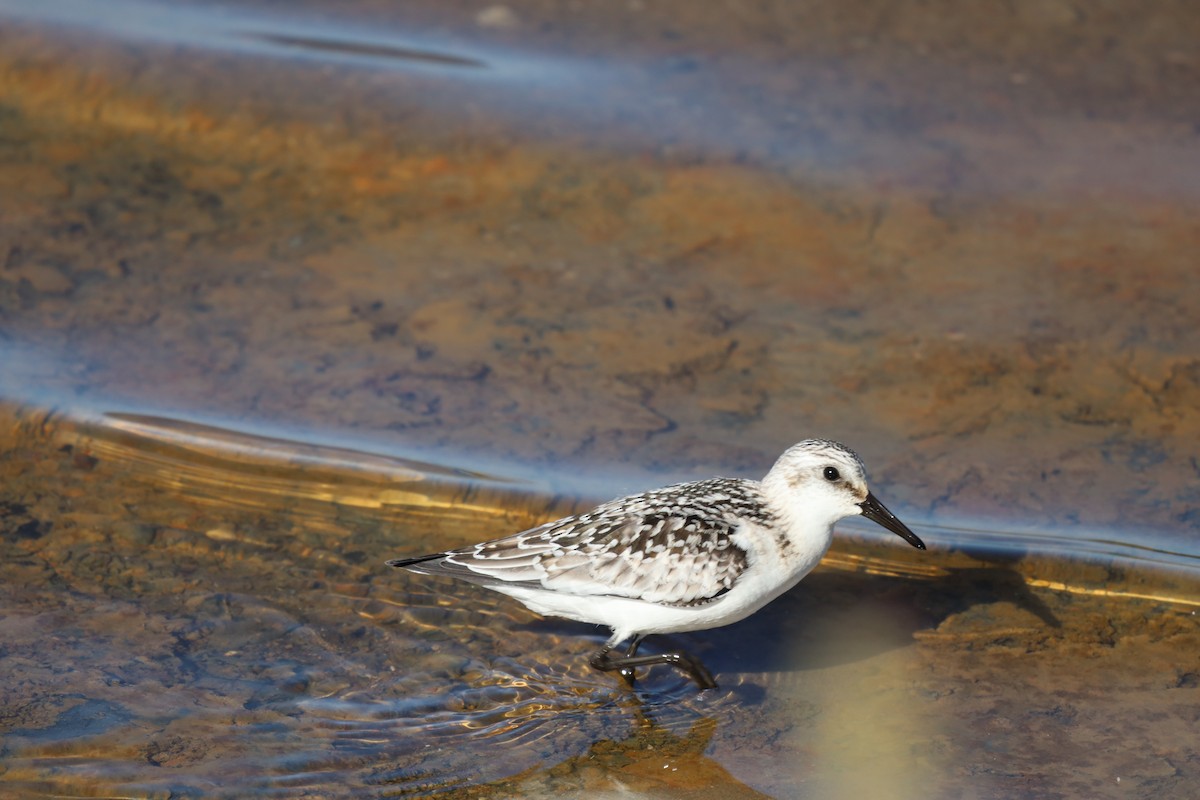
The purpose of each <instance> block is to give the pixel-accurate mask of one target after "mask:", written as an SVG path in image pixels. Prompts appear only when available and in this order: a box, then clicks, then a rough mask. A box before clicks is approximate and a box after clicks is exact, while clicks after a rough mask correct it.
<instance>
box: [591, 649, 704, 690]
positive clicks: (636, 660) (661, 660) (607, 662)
mask: <svg viewBox="0 0 1200 800" xmlns="http://www.w3.org/2000/svg"><path fill="white" fill-rule="evenodd" d="M641 638H642V637H636V638H635V639H634V641H633V644H631V645H630V646H629V650H628V652H627V654H626V655H624V656H618V657H615V658H614V657H613V656H612V655H611V653H610V651H611V650H612V647H611V646H609V645H605V646H604V647H602V648H600V651H599V652H597V653H596V654H595V655H593V656H592V658H591V664H592V666H593V667H595V668H596V669H598V670H601V671H602V672H612V671H613V670H620V671H621V674H622V675H626V672H627V671H628V672H632V671H633V669H634V668H635V667H648V666H650V665H651V664H670V665H671V666H673V667H675V668H676V669H679V670H680V671H682V672H685V673H687V675H688V676H689V677H690V678H691V679H692V680H694V681H695V682H696V685H697V686H699V687H700V688H701V689H715V688H717V682H716V681H715V680H713V676H712V673H711V672H709V671H708V670H707V669H705V668H704V665H703V664H701V663H700V662H699V661H698V660H697V659H695V658H693V657H692V656H690V655H688V654H687V653H682V652H680V653H661V654H659V655H656V656H635V655H633V653H635V652H636V651H637V648H638V645H640V644H641ZM626 680H629V682H630V683H632V682H633V681H632V680H631V679H630V677H629V676H628V675H626Z"/></svg>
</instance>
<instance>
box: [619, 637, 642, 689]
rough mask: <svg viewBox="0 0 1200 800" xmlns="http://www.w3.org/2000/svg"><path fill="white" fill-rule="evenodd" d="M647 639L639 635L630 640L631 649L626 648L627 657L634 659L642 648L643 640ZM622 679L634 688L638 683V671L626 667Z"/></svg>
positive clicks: (622, 671) (622, 672)
mask: <svg viewBox="0 0 1200 800" xmlns="http://www.w3.org/2000/svg"><path fill="white" fill-rule="evenodd" d="M645 638H646V637H645V635H643V634H638V635H636V636H634V637H633V638H632V639H630V640H629V647H626V648H625V657H626V658H633V657H634V656H636V655H637V651H638V648H639V647H641V646H642V640H643V639H645ZM621 677H622V678H624V679H625V682H626V683H628V684H629V685H630V686H633V684H634V683H635V682H636V681H637V670H635V669H633V668H632V667H625V668H624V669H622V670H621Z"/></svg>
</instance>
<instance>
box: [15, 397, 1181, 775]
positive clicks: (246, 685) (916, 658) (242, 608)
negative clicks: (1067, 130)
mask: <svg viewBox="0 0 1200 800" xmlns="http://www.w3.org/2000/svg"><path fill="white" fill-rule="evenodd" d="M9 411H10V414H11V415H10V419H11V418H12V417H13V416H15V417H16V419H17V422H16V424H15V425H10V426H9V427H8V428H7V429H6V437H5V442H4V444H5V448H4V457H3V461H2V469H3V477H4V482H5V485H7V486H9V487H12V490H11V493H10V495H9V497H8V498H7V499H6V500H5V503H6V508H5V516H4V528H3V535H4V539H5V542H6V552H7V553H8V556H7V558H6V559H5V561H4V564H3V573H4V574H3V576H2V578H3V580H2V585H3V587H4V598H3V602H4V606H3V607H4V616H3V619H2V620H0V625H2V626H3V629H4V632H3V638H4V642H5V648H4V651H3V654H2V655H0V667H2V669H3V672H4V674H6V675H8V676H9V680H7V681H6V682H5V688H4V697H3V707H4V708H5V710H6V713H5V725H6V735H5V738H4V761H3V763H4V770H5V772H4V780H5V784H6V786H8V787H9V788H10V789H11V790H12V791H17V792H19V793H22V794H24V793H28V794H46V795H53V796H62V795H71V796H80V795H86V796H168V795H170V796H220V795H231V796H232V795H236V796H246V795H263V796H286V797H291V796H308V795H316V796H394V795H401V796H408V795H423V794H441V793H445V792H450V793H453V791H454V790H455V789H456V788H460V787H467V786H470V787H471V789H470V790H469V791H470V794H469V796H473V797H477V796H495V797H506V796H514V795H521V796H549V795H551V794H562V793H564V792H566V793H568V794H582V793H585V792H587V793H594V792H597V791H602V792H603V791H610V792H611V791H618V790H619V789H621V788H622V787H624V788H625V789H626V790H628V791H631V792H633V793H634V794H635V795H636V796H667V797H683V796H687V797H691V796H713V797H717V796H757V795H756V794H755V793H756V792H762V793H765V794H766V795H771V796H794V794H795V793H796V792H797V791H804V792H810V791H811V792H813V793H816V794H819V795H821V796H842V795H850V794H862V793H867V794H873V793H878V792H885V793H889V794H891V795H893V796H908V795H914V796H915V795H917V794H922V795H924V796H927V795H928V794H929V793H933V794H935V795H937V796H992V795H993V794H995V793H998V792H1005V791H1008V790H1009V788H1011V785H1012V783H1013V781H1014V780H1015V781H1017V782H1019V783H1020V784H1021V786H1022V787H1023V788H1022V791H1027V793H1028V794H1030V795H1031V796H1039V795H1042V794H1045V793H1058V792H1067V793H1072V794H1073V793H1080V792H1082V793H1088V794H1096V793H1099V794H1104V793H1105V789H1106V788H1113V787H1115V786H1116V778H1117V777H1121V778H1122V779H1123V781H1124V782H1125V785H1126V786H1130V785H1133V786H1135V787H1139V788H1138V789H1137V791H1150V790H1151V789H1153V791H1154V792H1155V793H1159V794H1161V795H1162V796H1175V795H1172V794H1171V793H1172V792H1179V794H1178V795H1177V796H1183V793H1184V791H1185V789H1184V787H1187V786H1191V785H1193V784H1192V781H1194V780H1195V777H1196V776H1195V775H1194V774H1192V773H1191V771H1190V769H1191V767H1190V765H1191V763H1192V762H1191V759H1190V756H1189V755H1188V752H1189V749H1190V745H1188V744H1187V742H1188V741H1189V734H1188V731H1189V730H1191V727H1192V726H1193V725H1194V724H1195V718H1196V714H1197V712H1200V698H1197V697H1196V684H1197V681H1196V675H1197V671H1196V670H1197V666H1196V664H1195V663H1194V659H1191V658H1189V657H1186V656H1183V655H1182V654H1186V653H1193V652H1194V648H1195V647H1196V645H1197V644H1200V620H1197V617H1196V614H1195V611H1196V609H1197V608H1198V607H1200V570H1198V569H1197V566H1198V565H1197V564H1196V560H1195V559H1194V558H1187V557H1183V556H1179V555H1173V554H1167V553H1161V552H1160V553H1145V552H1143V553H1134V552H1131V551H1129V550H1128V549H1126V550H1125V551H1123V552H1120V551H1119V548H1114V549H1113V550H1112V551H1109V552H1104V551H1103V550H1102V549H1101V548H1100V547H1098V546H1097V547H1096V548H1094V549H1092V550H1090V551H1083V550H1080V549H1072V548H1071V545H1070V543H1067V544H1066V545H1065V547H1064V551H1062V552H1060V553H1056V554H1054V555H1053V556H1051V555H1047V554H1045V553H1042V552H1038V551H1037V550H1033V549H1030V550H1026V551H1025V552H1021V551H1020V548H1021V547H1022V546H1023V545H1026V544H1028V542H1021V541H1020V540H1019V539H1016V538H1012V537H1007V536H1005V535H1003V534H1000V533H998V532H975V533H974V534H969V533H967V532H960V531H947V530H942V531H936V532H929V533H930V537H931V538H934V537H936V538H935V541H940V542H942V543H943V544H942V545H941V546H940V547H938V546H935V547H934V548H933V549H932V550H931V551H930V552H929V553H927V554H916V555H915V556H914V555H913V554H910V553H909V551H908V550H906V549H901V548H900V547H898V546H894V545H892V544H890V543H884V540H882V539H881V538H880V537H876V536H863V537H858V536H856V535H855V533H854V531H853V530H851V531H848V532H844V534H845V535H844V536H842V537H840V538H839V541H838V544H837V546H836V547H835V549H834V551H833V552H832V553H831V555H830V557H829V559H828V560H827V562H826V563H825V565H824V566H823V567H822V569H821V570H819V571H818V572H817V573H815V574H814V575H812V576H810V577H809V578H808V579H806V580H805V581H804V582H803V584H802V586H801V587H800V589H798V590H796V591H794V592H792V593H790V594H789V595H787V596H786V597H785V598H783V599H781V600H779V601H777V602H776V603H775V604H773V605H772V606H771V607H769V608H768V609H767V610H766V611H764V612H762V613H760V614H759V615H756V616H755V617H754V618H752V619H751V620H748V621H746V622H744V623H741V624H739V625H736V626H733V627H731V628H728V629H722V630H718V631H710V632H706V633H702V634H693V635H687V636H678V637H670V638H669V639H667V640H666V641H668V642H670V643H672V644H678V645H680V646H684V647H686V648H688V649H690V650H693V651H694V652H696V653H697V654H699V655H701V657H702V658H703V659H704V660H705V661H706V662H707V663H708V664H709V666H710V667H711V668H712V669H714V671H715V672H717V674H718V675H719V679H720V682H721V688H720V689H719V690H716V691H712V692H707V693H704V694H699V693H697V692H696V691H695V690H694V688H693V687H692V686H691V684H690V682H689V681H688V680H687V679H686V678H684V677H682V676H681V675H679V674H676V673H674V672H673V671H670V670H665V669H656V670H653V671H651V672H649V673H648V674H646V675H644V676H643V678H642V680H641V682H640V683H639V686H638V691H637V692H634V693H631V692H629V691H627V690H625V689H624V688H623V687H622V686H621V685H620V683H619V682H618V681H615V680H613V679H612V678H611V677H609V676H605V675H601V674H599V673H596V672H593V671H592V670H591V669H590V668H589V667H588V666H587V655H588V654H589V653H590V652H591V650H593V649H595V648H596V647H597V646H598V645H599V644H600V643H601V642H602V641H603V638H604V636H605V635H606V632H605V631H601V630H598V629H595V628H593V627H591V626H585V625H577V624H574V623H568V622H561V621H554V620H544V619H540V618H537V617H536V616H535V615H533V614H530V613H528V612H526V611H524V610H523V609H522V608H521V607H520V606H519V605H517V604H516V603H514V602H512V601H509V600H508V599H506V598H503V597H501V596H498V595H494V594H492V593H489V592H487V591H485V590H482V589H479V588H477V587H471V586H464V585H458V584H456V583H454V582H451V581H444V580H434V579H429V578H424V577H421V576H412V575H408V574H403V573H396V572H393V571H389V570H386V568H383V567H381V564H382V561H383V560H385V559H386V558H387V557H389V556H393V555H396V554H397V553H399V552H417V551H423V550H427V549H431V548H434V547H444V546H447V545H449V544H457V543H460V542H465V541H471V540H475V539H479V538H484V537H487V536H492V535H495V534H497V533H499V532H502V531H507V530H515V529H519V528H521V527H524V526H528V525H530V524H532V523H534V522H536V521H538V520H540V519H543V518H546V517H549V516H552V515H553V514H555V513H559V512H562V511H565V510H568V509H569V508H570V506H571V504H570V503H567V502H564V501H563V500H554V499H552V498H550V497H547V496H546V495H544V494H539V493H537V492H536V491H534V490H533V489H532V487H530V486H528V485H525V486H513V485H506V484H505V483H504V482H500V481H491V480H488V479H487V477H486V476H479V475H469V474H461V473H456V472H455V471H454V470H452V469H447V468H446V467H445V466H438V465H430V464H421V463H419V462H412V461H405V460H403V459H399V458H393V457H388V456H387V455H386V454H380V453H368V452H361V451H359V452H356V451H354V450H351V449H335V448H333V447H329V446H313V445H306V444H304V443H300V442H288V441H286V440H281V439H265V440H264V439H260V438H257V437H255V436H251V435H246V434H239V433H237V432H236V431H232V430H220V429H217V428H212V427H191V426H187V425H183V424H180V423H170V422H169V421H166V420H162V419H154V418H136V417H133V416H131V415H120V416H116V417H92V418H87V417H84V416H82V415H76V416H74V417H73V416H72V415H70V414H65V413H59V414H54V415H48V414H47V413H46V412H45V411H42V410H37V409H30V408H24V409H9ZM31 471H32V472H33V473H35V475H36V477H35V478H34V479H33V480H31V476H30V474H29V473H30V472H31ZM923 533H925V531H923ZM952 543H953V544H952ZM1060 544H1061V543H1060ZM968 551H969V552H970V554H968ZM914 553H915V551H914ZM1150 592H1153V593H1155V595H1154V596H1149V593H1150ZM659 646H662V645H661V644H660V645H659ZM1112 749H1119V752H1120V757H1119V758H1116V757H1114V755H1113V750H1112ZM864 753H869V754H870V758H869V759H866V760H864V758H863V754H864ZM1068 776H1069V777H1068ZM1110 784H1111V785H1110ZM1006 787H1007V788H1006ZM464 790H465V789H464ZM1085 790H1086V791H1085ZM464 796H466V795H464Z"/></svg>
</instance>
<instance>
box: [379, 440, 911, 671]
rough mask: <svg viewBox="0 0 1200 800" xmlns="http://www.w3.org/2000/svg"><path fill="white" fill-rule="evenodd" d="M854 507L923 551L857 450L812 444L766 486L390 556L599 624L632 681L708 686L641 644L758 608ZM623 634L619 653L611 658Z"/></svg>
mask: <svg viewBox="0 0 1200 800" xmlns="http://www.w3.org/2000/svg"><path fill="white" fill-rule="evenodd" d="M859 514H861V515H862V516H864V517H866V518H867V519H869V520H872V521H874V522H877V523H879V524H880V525H882V526H883V527H884V528H887V529H888V530H889V531H891V532H892V533H895V534H896V535H897V536H900V537H901V538H903V539H904V540H905V541H906V542H908V543H909V544H911V545H912V546H913V547H916V548H919V549H921V550H924V549H925V544H924V543H923V542H922V541H921V540H920V539H919V538H917V535H916V534H915V533H913V532H912V531H911V530H909V529H908V526H906V525H905V524H904V523H903V522H901V521H900V520H898V519H896V517H895V515H894V514H892V512H890V511H888V510H887V508H885V507H884V505H883V504H882V503H880V502H879V501H878V500H877V499H876V498H875V496H874V495H873V494H871V492H870V491H868V489H867V482H866V477H865V470H864V468H863V463H862V460H861V459H860V458H859V457H858V456H857V455H856V454H855V453H854V451H853V450H851V449H850V448H848V447H846V446H845V445H842V444H838V443H837V442H831V441H827V440H824V439H806V440H805V441H802V442H800V443H799V444H796V445H793V446H792V447H790V448H788V449H787V451H786V452H784V454H783V455H782V456H780V457H779V460H778V461H776V462H775V466H773V467H772V468H771V471H770V472H768V473H767V475H766V477H765V478H763V479H762V481H752V480H745V479H742V478H712V479H710V480H704V481H695V482H692V483H680V484H675V485H674V486H667V487H665V488H663V489H655V490H653V491H649V492H643V493H642V494H634V495H630V496H628V497H622V498H620V499H617V500H612V501H610V502H608V503H604V504H603V505H599V506H597V507H596V508H594V509H592V510H591V511H588V512H586V513H583V514H576V515H574V516H570V517H564V518H563V519H560V520H556V521H554V522H547V523H546V524H545V525H539V526H538V527H536V528H531V529H530V530H527V531H522V532H521V533H516V534H513V535H511V536H507V537H505V538H503V539H495V540H493V541H490V542H482V543H481V544H476V545H472V546H470V547H464V548H461V549H459V550H449V551H446V552H444V553H433V554H431V555H425V556H419V557H417V558H400V559H395V560H392V561H389V562H387V563H388V565H389V566H393V567H404V568H406V569H409V570H412V571H413V572H419V573H423V574H426V575H452V576H454V577H456V578H462V579H463V580H467V581H470V582H472V583H477V584H480V585H482V586H486V587H487V588H489V589H494V590H496V591H498V592H503V593H504V594H507V595H509V596H510V597H514V598H516V599H517V600H519V601H521V602H522V603H524V604H525V605H526V606H527V607H528V608H530V609H531V610H533V611H536V612H537V613H539V614H544V615H548V616H555V617H566V618H567V619H573V620H578V621H580V622H591V623H595V624H597V625H607V626H608V627H610V628H612V636H610V637H609V639H608V642H607V643H606V644H605V645H604V647H602V648H601V649H600V650H599V652H597V653H596V654H595V655H593V656H592V657H591V665H592V666H593V667H595V668H596V669H598V670H604V671H611V670H620V672H621V674H622V675H624V676H625V678H626V679H627V680H629V681H630V683H632V682H633V678H634V669H635V668H636V667H642V666H648V665H651V664H671V665H673V666H676V667H678V668H679V669H681V670H683V671H684V672H686V673H687V674H688V675H690V676H691V678H692V679H693V680H694V681H695V682H696V684H697V685H698V686H699V687H700V688H701V689H712V688H716V685H717V683H716V681H715V680H713V677H712V674H711V673H710V672H709V671H708V670H707V669H705V667H704V665H703V664H701V663H700V662H699V661H698V660H697V659H695V658H693V657H692V656H690V655H688V654H687V653H683V652H672V653H661V654H659V655H644V656H639V655H637V649H638V647H639V645H641V643H642V639H643V638H645V637H646V636H647V635H649V634H652V633H677V632H681V631H698V630H706V629H708V628H717V627H720V626H722V625H728V624H729V623H731V622H737V621H738V620H740V619H743V618H745V617H747V616H749V615H750V614H753V613H754V612H755V611H757V610H758V609H760V608H762V607H763V606H765V605H766V604H767V603H769V602H770V601H772V600H774V599H775V598H776V597H778V596H779V595H781V594H783V593H784V592H786V591H787V590H788V589H790V588H792V587H793V586H795V585H796V584H797V583H798V582H799V581H800V579H801V578H803V577H804V576H805V575H807V574H808V573H809V571H810V570H811V569H812V568H813V567H815V566H816V565H817V562H818V561H820V560H821V557H822V556H823V555H825V551H826V550H827V549H829V543H830V542H831V541H832V539H833V525H834V523H835V522H837V521H838V520H840V519H843V518H845V517H851V516H855V515H859ZM627 639H628V640H629V645H628V647H627V648H626V649H625V652H624V655H613V653H612V649H613V648H614V647H615V646H616V645H618V644H620V643H621V642H623V641H625V640H627Z"/></svg>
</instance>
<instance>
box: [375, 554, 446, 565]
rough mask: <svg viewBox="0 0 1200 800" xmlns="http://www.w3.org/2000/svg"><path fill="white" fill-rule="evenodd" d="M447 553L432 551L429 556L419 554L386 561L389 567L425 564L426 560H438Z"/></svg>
mask: <svg viewBox="0 0 1200 800" xmlns="http://www.w3.org/2000/svg"><path fill="white" fill-rule="evenodd" d="M445 557H446V553H431V554H430V555H427V556H417V557H416V558H393V559H392V560H391V561H387V562H384V563H386V564H387V565H388V566H389V567H411V566H412V565H413V564H423V563H425V562H426V561H437V560H438V559H439V558H445Z"/></svg>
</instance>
